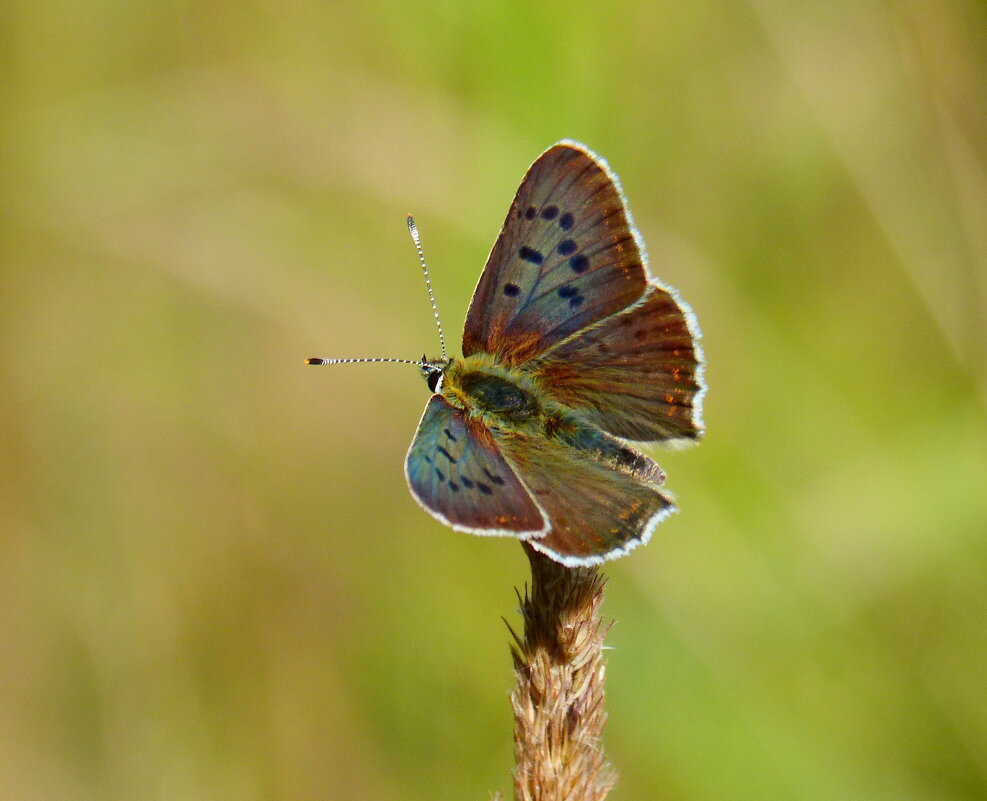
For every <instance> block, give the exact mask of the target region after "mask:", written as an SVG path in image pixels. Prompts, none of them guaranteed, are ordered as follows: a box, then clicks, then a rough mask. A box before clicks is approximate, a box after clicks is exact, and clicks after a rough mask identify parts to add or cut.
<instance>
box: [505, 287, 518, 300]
mask: <svg viewBox="0 0 987 801" xmlns="http://www.w3.org/2000/svg"><path fill="white" fill-rule="evenodd" d="M520 292H521V287H519V286H518V285H517V284H504V294H505V295H507V297H509V298H516V297H517V296H518V294H519V293H520Z"/></svg>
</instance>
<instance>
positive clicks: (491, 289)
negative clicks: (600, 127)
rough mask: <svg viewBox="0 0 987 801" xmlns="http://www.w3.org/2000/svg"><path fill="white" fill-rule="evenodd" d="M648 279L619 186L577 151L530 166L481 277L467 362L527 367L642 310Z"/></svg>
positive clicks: (562, 149) (555, 150) (557, 150)
mask: <svg viewBox="0 0 987 801" xmlns="http://www.w3.org/2000/svg"><path fill="white" fill-rule="evenodd" d="M646 285H647V276H646V272H645V268H644V258H643V256H642V249H641V247H640V246H639V244H638V240H637V236H636V233H635V231H634V229H633V227H632V226H631V223H630V218H629V214H628V212H627V209H626V207H625V205H624V201H623V197H622V195H621V191H620V187H619V185H618V183H617V179H616V177H615V176H614V175H613V174H612V173H611V172H610V170H609V169H608V168H607V166H606V163H605V162H604V161H603V160H602V159H600V158H599V157H598V156H596V155H594V154H593V153H592V152H590V151H589V150H588V149H586V148H585V147H583V146H582V145H579V144H577V143H575V142H560V143H558V144H556V145H554V146H553V147H551V148H549V149H548V150H546V151H545V152H544V153H542V155H541V156H539V157H538V159H537V160H536V161H535V163H534V164H532V165H531V168H530V169H529V170H528V172H527V174H526V175H525V176H524V179H523V180H522V181H521V186H520V187H519V188H518V191H517V195H516V196H515V198H514V202H513V203H512V204H511V208H510V211H509V212H508V214H507V219H506V221H505V222H504V227H503V229H502V230H501V232H500V235H499V236H498V237H497V241H496V242H495V243H494V246H493V250H492V251H491V252H490V256H489V258H488V259H487V264H486V267H484V269H483V273H482V274H481V275H480V281H479V283H478V284H477V287H476V291H475V292H474V294H473V300H472V301H471V303H470V308H469V312H468V313H467V316H466V327H465V330H464V332H463V353H464V354H465V355H466V356H469V355H471V354H473V353H477V352H486V353H493V354H496V355H497V356H498V357H499V359H500V360H501V361H502V362H503V363H505V364H508V365H518V364H521V363H523V362H525V361H527V360H528V359H530V358H531V357H532V356H534V355H536V354H539V353H541V352H543V351H544V350H546V349H547V348H549V347H551V346H552V345H553V344H555V343H557V342H559V341H561V340H563V339H565V338H566V337H568V336H569V335H570V334H572V333H573V332H575V331H578V330H579V329H581V328H584V327H586V326H589V325H592V324H593V323H595V322H597V321H598V320H602V319H603V318H605V317H608V316H609V315H611V314H614V313H615V312H618V311H620V310H621V309H624V308H626V307H627V306H629V305H630V304H632V303H634V302H635V301H637V300H638V299H639V298H640V297H641V295H642V294H643V293H644V291H645V288H646Z"/></svg>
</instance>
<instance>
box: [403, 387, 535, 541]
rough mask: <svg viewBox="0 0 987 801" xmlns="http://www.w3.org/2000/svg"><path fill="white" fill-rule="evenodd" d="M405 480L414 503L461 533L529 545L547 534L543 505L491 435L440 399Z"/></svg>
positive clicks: (424, 422) (428, 411)
mask: <svg viewBox="0 0 987 801" xmlns="http://www.w3.org/2000/svg"><path fill="white" fill-rule="evenodd" d="M405 475H406V476H407V479H408V486H409V487H410V489H411V494H412V495H413V496H414V498H415V500H417V501H418V503H420V504H421V505H422V506H423V507H424V508H425V509H426V510H427V511H428V512H429V513H431V514H432V515H433V516H434V517H436V518H437V519H439V520H441V521H442V522H443V523H445V524H446V525H449V526H452V527H453V528H454V529H457V530H458V531H468V532H470V533H473V534H499V535H507V536H516V537H520V538H521V539H527V538H529V537H537V536H540V535H541V534H543V533H544V532H545V530H546V523H545V518H544V515H543V514H542V512H541V510H540V509H539V507H538V504H536V503H535V501H534V500H533V499H532V497H531V495H530V494H529V493H528V491H527V490H526V489H525V488H524V486H523V485H522V484H521V482H520V481H519V480H518V478H517V476H516V475H515V473H514V470H513V469H512V468H511V466H510V465H509V464H508V463H507V462H506V461H505V460H504V457H503V455H502V454H501V452H500V449H499V448H498V447H497V444H496V443H495V442H494V439H493V435H492V434H491V433H490V430H489V429H488V428H486V426H484V425H482V424H480V423H478V422H476V421H475V420H470V419H469V418H468V417H467V416H466V414H465V413H464V412H463V410H462V409H457V408H456V407H455V406H452V405H451V404H450V403H449V402H448V401H446V400H445V399H444V398H443V397H442V396H441V395H433V396H432V397H431V399H430V400H429V402H428V404H427V405H426V406H425V413H424V414H423V415H422V419H421V422H420V423H419V424H418V431H417V432H416V433H415V438H414V440H413V441H412V443H411V448H410V449H409V450H408V458H407V460H406V462H405Z"/></svg>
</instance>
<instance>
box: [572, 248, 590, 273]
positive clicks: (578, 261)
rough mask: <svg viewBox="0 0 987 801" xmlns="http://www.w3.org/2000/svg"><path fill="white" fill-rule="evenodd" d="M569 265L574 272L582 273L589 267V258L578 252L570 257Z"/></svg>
mask: <svg viewBox="0 0 987 801" xmlns="http://www.w3.org/2000/svg"><path fill="white" fill-rule="evenodd" d="M569 266H570V267H571V268H572V271H573V272H574V273H578V274H580V275H581V274H582V273H584V272H586V271H587V270H588V269H589V259H588V258H587V257H586V255H585V254H583V253H577V254H576V255H575V256H573V257H572V258H571V259H569Z"/></svg>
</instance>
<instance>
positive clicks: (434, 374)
mask: <svg viewBox="0 0 987 801" xmlns="http://www.w3.org/2000/svg"><path fill="white" fill-rule="evenodd" d="M441 378H442V371H441V370H430V371H429V373H428V375H427V376H426V377H425V383H426V384H428V388H429V389H430V390H432V392H438V386H439V380H440V379H441Z"/></svg>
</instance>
